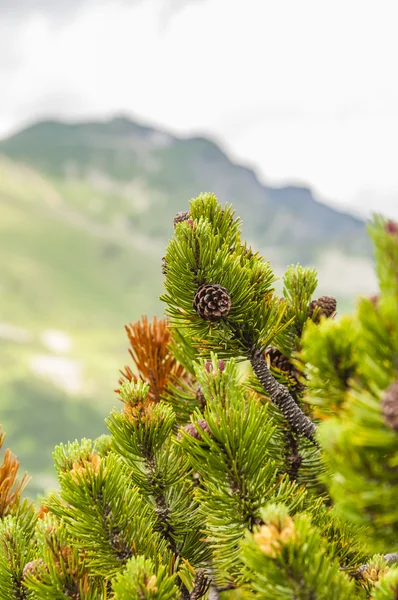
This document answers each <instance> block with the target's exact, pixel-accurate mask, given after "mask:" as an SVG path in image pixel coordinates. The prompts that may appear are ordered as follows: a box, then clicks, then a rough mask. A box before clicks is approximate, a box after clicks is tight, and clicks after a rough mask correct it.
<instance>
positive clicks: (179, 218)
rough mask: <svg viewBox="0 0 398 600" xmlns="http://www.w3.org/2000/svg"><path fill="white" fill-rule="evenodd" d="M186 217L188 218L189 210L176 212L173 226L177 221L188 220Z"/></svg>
mask: <svg viewBox="0 0 398 600" xmlns="http://www.w3.org/2000/svg"><path fill="white" fill-rule="evenodd" d="M188 218H189V212H188V211H187V210H184V211H182V212H178V213H177V214H176V215H175V217H174V227H175V226H176V225H177V223H182V222H183V221H188Z"/></svg>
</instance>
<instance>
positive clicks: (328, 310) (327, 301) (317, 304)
mask: <svg viewBox="0 0 398 600" xmlns="http://www.w3.org/2000/svg"><path fill="white" fill-rule="evenodd" d="M336 307H337V302H336V298H333V297H332V296H321V297H320V298H318V300H313V301H312V302H311V304H310V312H309V316H310V317H312V315H313V314H314V312H315V309H316V308H318V309H319V310H318V313H317V317H316V319H315V322H316V323H318V322H319V320H320V318H321V316H324V317H327V318H329V317H333V316H334V315H335V313H336Z"/></svg>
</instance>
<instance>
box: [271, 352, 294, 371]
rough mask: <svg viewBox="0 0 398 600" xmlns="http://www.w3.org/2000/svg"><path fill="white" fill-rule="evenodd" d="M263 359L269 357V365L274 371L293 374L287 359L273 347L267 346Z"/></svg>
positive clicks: (291, 366) (292, 368)
mask: <svg viewBox="0 0 398 600" xmlns="http://www.w3.org/2000/svg"><path fill="white" fill-rule="evenodd" d="M265 357H266V358H268V357H269V361H270V364H271V365H272V366H273V367H274V368H275V369H279V370H280V371H288V372H289V373H293V372H294V371H295V369H294V367H293V365H292V363H291V362H290V361H289V359H288V358H287V357H286V356H285V355H284V354H282V352H281V351H280V350H278V348H276V347H275V346H268V348H267V349H266V351H265Z"/></svg>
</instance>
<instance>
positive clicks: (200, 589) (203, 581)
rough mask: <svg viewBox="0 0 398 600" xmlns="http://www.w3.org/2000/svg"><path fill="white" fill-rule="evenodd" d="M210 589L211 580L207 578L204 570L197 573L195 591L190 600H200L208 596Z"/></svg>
mask: <svg viewBox="0 0 398 600" xmlns="http://www.w3.org/2000/svg"><path fill="white" fill-rule="evenodd" d="M209 587H210V580H209V578H208V577H207V575H206V573H205V572H204V571H203V569H200V570H199V571H198V572H197V573H196V577H195V582H194V584H193V590H192V592H191V594H190V596H189V600H200V598H203V596H204V595H205V594H206V592H207V590H208V589H209Z"/></svg>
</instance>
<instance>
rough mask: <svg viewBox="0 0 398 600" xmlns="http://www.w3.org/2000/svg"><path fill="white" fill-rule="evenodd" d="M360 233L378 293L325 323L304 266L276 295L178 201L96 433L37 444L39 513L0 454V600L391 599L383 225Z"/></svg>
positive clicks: (221, 232) (393, 349)
mask: <svg viewBox="0 0 398 600" xmlns="http://www.w3.org/2000/svg"><path fill="white" fill-rule="evenodd" d="M370 230H371V235H372V238H373V240H374V244H375V249H376V263H377V272H378V275H379V280H380V294H379V296H378V297H377V298H372V299H361V300H360V301H359V303H358V308H357V311H356V312H355V314H353V315H352V316H349V317H344V318H342V319H334V318H333V317H334V313H335V301H334V299H333V298H328V297H321V298H318V299H316V298H314V294H315V292H316V284H317V277H316V273H315V271H314V270H312V269H308V268H303V267H301V266H300V265H293V266H291V267H289V268H288V269H287V271H286V274H285V277H284V286H283V298H279V297H278V296H277V295H276V293H275V289H274V287H273V285H274V282H275V277H274V274H273V271H272V268H271V266H270V265H269V264H268V263H267V262H265V261H264V260H263V259H262V258H261V256H260V255H259V254H258V253H256V252H255V251H253V250H252V249H251V248H248V247H247V245H246V244H244V243H242V241H241V239H240V222H239V219H235V218H234V213H233V211H232V208H231V207H230V206H225V207H224V208H222V207H221V206H220V205H219V204H218V202H217V200H216V198H215V197H214V196H212V195H211V194H206V195H202V196H200V197H199V198H196V199H194V200H192V201H191V204H190V210H189V212H188V211H187V212H185V213H181V214H179V215H178V216H177V217H176V219H175V222H174V235H173V237H172V239H171V240H170V243H169V245H168V248H167V251H166V255H165V259H164V261H163V271H164V274H165V293H164V295H163V296H162V300H163V301H164V302H165V303H166V314H167V317H168V320H167V321H166V320H157V319H154V320H153V321H152V322H149V321H148V320H147V318H146V317H145V318H143V319H142V320H141V321H140V322H138V323H135V324H130V325H129V326H127V327H126V330H127V334H128V338H129V342H130V346H131V350H130V356H131V359H132V361H133V364H132V365H131V366H127V367H125V368H124V370H123V371H122V372H121V378H120V380H119V388H118V390H117V393H118V396H119V398H120V401H121V403H122V406H121V409H119V410H116V409H115V410H113V411H112V412H111V414H110V416H109V418H108V419H107V421H106V423H107V426H108V430H109V434H108V435H104V436H102V437H101V438H99V439H98V440H95V441H91V440H88V439H82V440H81V441H75V442H71V443H68V444H60V445H59V446H58V447H57V448H56V449H55V451H54V463H55V468H56V472H57V475H58V480H59V489H58V491H56V492H55V493H52V494H50V495H49V496H48V497H47V498H46V499H45V500H44V501H43V503H42V506H41V507H40V509H39V510H36V508H35V507H34V506H33V505H32V504H29V503H28V502H26V501H22V500H21V498H20V496H21V492H22V489H23V487H24V485H25V484H26V479H25V478H22V480H19V482H18V478H17V469H18V464H17V461H16V459H15V457H13V456H12V455H11V453H10V451H9V450H7V451H6V454H5V457H4V463H3V466H2V467H0V507H1V514H0V600H3V599H4V600H10V599H13V598H14V599H19V600H20V599H26V600H50V599H54V600H66V599H70V598H73V599H75V600H94V599H98V600H110V599H113V600H127V599H132V600H134V599H136V600H141V599H148V600H180V599H182V600H188V599H190V600H199V599H200V598H204V599H209V600H210V599H212V600H213V599H215V598H219V599H222V600H234V599H236V600H238V599H247V600H249V599H254V598H258V599H259V600H261V599H264V600H266V599H270V600H271V599H278V600H291V599H296V600H329V599H330V600H346V599H347V600H349V599H355V598H356V599H358V600H361V599H363V600H365V599H369V600H370V599H373V600H394V599H395V600H396V599H397V598H398V566H397V565H398V554H397V552H398V542H397V540H398V508H397V501H396V499H397V497H398V478H397V474H398V470H397V469H398V424H397V415H398V386H397V380H398V276H397V274H398V226H397V225H396V224H395V223H392V222H388V221H385V220H383V219H382V218H381V217H378V218H376V219H375V220H374V222H373V224H372V226H371V228H370ZM1 441H3V438H1Z"/></svg>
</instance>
